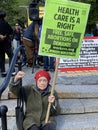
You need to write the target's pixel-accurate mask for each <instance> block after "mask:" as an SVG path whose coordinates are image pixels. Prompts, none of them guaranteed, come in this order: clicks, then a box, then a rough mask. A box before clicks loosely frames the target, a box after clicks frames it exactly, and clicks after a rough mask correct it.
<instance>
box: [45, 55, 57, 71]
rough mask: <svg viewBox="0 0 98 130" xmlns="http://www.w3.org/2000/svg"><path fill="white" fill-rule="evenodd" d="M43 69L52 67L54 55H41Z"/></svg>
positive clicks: (53, 66)
mask: <svg viewBox="0 0 98 130" xmlns="http://www.w3.org/2000/svg"><path fill="white" fill-rule="evenodd" d="M43 61H44V69H47V70H48V69H54V68H55V65H54V57H48V56H43Z"/></svg>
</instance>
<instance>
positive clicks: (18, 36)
mask: <svg viewBox="0 0 98 130" xmlns="http://www.w3.org/2000/svg"><path fill="white" fill-rule="evenodd" d="M42 20H43V19H39V21H33V22H31V24H30V25H28V24H27V23H24V28H23V29H22V28H21V27H20V25H19V23H18V22H16V24H15V27H14V28H12V27H11V26H10V24H9V23H8V22H7V20H6V12H5V11H2V10H1V11H0V71H1V76H2V77H5V76H6V74H7V71H6V68H5V54H7V56H8V58H9V65H10V63H11V60H12V57H13V54H14V52H15V50H16V48H17V47H18V46H20V45H21V44H23V45H24V48H25V55H26V56H25V57H26V63H27V66H28V67H32V66H33V65H34V66H33V67H36V66H37V65H38V66H39V64H38V63H39V62H38V61H37V60H39V61H40V64H41V65H43V69H44V70H46V71H55V58H54V57H48V56H39V55H38V49H39V44H40V36H41V30H42ZM85 36H87V34H86V35H85ZM90 36H91V35H90ZM92 36H98V23H97V24H96V28H95V29H94V30H93V32H92ZM39 67H40V66H39ZM15 74H16V72H15V69H13V73H12V75H15Z"/></svg>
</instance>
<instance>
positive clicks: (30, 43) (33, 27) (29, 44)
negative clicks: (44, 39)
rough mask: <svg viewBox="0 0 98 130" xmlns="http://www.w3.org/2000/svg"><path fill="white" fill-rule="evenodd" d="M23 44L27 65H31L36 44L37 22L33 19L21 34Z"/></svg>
mask: <svg viewBox="0 0 98 130" xmlns="http://www.w3.org/2000/svg"><path fill="white" fill-rule="evenodd" d="M23 44H24V46H25V49H26V58H27V63H28V66H29V67H31V66H32V64H33V58H34V49H35V48H36V46H37V44H38V24H36V21H33V22H32V23H31V24H30V25H29V26H28V28H27V29H26V30H25V32H24V34H23Z"/></svg>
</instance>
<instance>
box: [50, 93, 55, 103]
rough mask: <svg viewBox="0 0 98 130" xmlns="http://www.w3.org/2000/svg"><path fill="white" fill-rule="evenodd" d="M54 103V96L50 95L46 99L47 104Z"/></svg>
mask: <svg viewBox="0 0 98 130" xmlns="http://www.w3.org/2000/svg"><path fill="white" fill-rule="evenodd" d="M54 101H55V96H54V95H50V96H49V97H48V102H50V103H54Z"/></svg>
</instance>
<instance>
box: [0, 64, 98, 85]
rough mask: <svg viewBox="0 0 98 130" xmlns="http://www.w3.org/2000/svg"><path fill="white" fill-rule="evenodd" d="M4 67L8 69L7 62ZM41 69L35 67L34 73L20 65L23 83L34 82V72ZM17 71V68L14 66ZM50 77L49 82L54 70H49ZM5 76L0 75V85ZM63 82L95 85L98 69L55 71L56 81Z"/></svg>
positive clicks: (97, 78) (97, 79)
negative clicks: (23, 75)
mask: <svg viewBox="0 0 98 130" xmlns="http://www.w3.org/2000/svg"><path fill="white" fill-rule="evenodd" d="M6 69H8V63H6ZM40 69H43V67H40V68H35V69H34V73H32V68H29V67H27V66H24V67H22V71H24V72H25V77H24V78H23V83H24V84H30V83H31V84H32V83H34V82H35V81H34V74H35V73H36V72H37V71H39V70H40ZM16 71H17V68H16ZM49 73H50V75H51V77H52V80H51V83H52V81H53V78H54V72H50V71H49ZM4 79H5V78H2V77H1V76H0V85H1V84H2V83H3V81H4ZM60 82H61V83H63V84H65V85H72V84H73V85H97V84H98V71H97V70H91V71H69V72H60V71H58V72H57V78H56V83H60Z"/></svg>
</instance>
